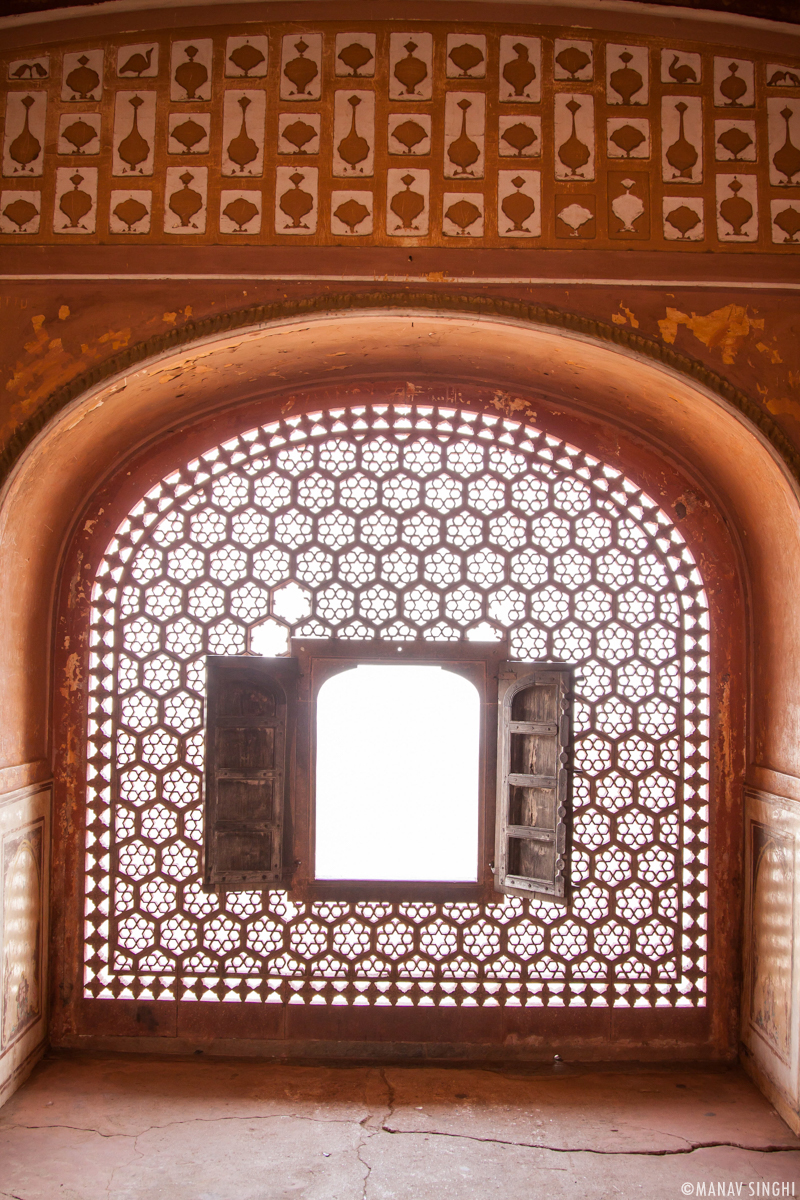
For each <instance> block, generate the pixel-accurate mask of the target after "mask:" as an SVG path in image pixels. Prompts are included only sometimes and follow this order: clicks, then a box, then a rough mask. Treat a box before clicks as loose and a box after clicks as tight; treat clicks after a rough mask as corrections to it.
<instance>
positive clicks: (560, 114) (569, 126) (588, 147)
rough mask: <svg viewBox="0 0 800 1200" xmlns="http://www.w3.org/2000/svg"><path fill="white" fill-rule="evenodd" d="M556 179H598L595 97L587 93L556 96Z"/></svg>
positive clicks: (557, 94) (561, 93)
mask: <svg viewBox="0 0 800 1200" xmlns="http://www.w3.org/2000/svg"><path fill="white" fill-rule="evenodd" d="M554 146H555V164H556V179H594V160H595V154H594V99H593V97H592V96H590V95H589V94H588V93H586V92H575V93H574V94H573V93H570V92H557V93H556V97H555V133H554Z"/></svg>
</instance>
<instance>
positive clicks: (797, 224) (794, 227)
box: [770, 199, 800, 246]
mask: <svg viewBox="0 0 800 1200" xmlns="http://www.w3.org/2000/svg"><path fill="white" fill-rule="evenodd" d="M770 218H771V223H772V240H773V242H777V243H778V245H780V246H784V245H786V244H787V242H788V243H791V245H793V246H800V200H789V199H786V200H771V201H770Z"/></svg>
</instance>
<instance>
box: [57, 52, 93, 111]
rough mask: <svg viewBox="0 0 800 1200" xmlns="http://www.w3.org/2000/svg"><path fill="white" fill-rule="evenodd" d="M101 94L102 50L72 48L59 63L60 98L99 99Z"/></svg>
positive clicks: (76, 99) (75, 99)
mask: <svg viewBox="0 0 800 1200" xmlns="http://www.w3.org/2000/svg"><path fill="white" fill-rule="evenodd" d="M102 94H103V51H102V50H74V51H72V52H71V53H69V54H65V55H64V58H63V60H62V64H61V99H62V100H69V101H81V100H99V99H100V97H101V96H102Z"/></svg>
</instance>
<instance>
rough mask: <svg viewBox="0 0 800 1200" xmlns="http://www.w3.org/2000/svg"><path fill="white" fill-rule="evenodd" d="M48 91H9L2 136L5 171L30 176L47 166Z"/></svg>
mask: <svg viewBox="0 0 800 1200" xmlns="http://www.w3.org/2000/svg"><path fill="white" fill-rule="evenodd" d="M46 114H47V92H42V91H34V90H31V91H29V92H28V91H20V92H9V93H8V100H7V102H6V121H5V136H4V138H3V174H4V175H5V176H7V177H9V178H15V177H16V178H17V179H26V178H27V179H30V178H33V177H35V176H37V175H41V173H42V167H43V165H44V131H45V116H46Z"/></svg>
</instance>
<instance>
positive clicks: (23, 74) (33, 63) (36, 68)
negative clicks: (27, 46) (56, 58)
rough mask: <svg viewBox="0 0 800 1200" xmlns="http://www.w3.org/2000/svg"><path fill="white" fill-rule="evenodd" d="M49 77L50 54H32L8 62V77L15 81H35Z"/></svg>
mask: <svg viewBox="0 0 800 1200" xmlns="http://www.w3.org/2000/svg"><path fill="white" fill-rule="evenodd" d="M49 78H50V55H49V54H32V55H31V57H30V58H15V59H14V60H13V61H12V62H10V63H9V64H8V79H9V81H14V82H16V83H35V82H36V81H37V80H39V79H49Z"/></svg>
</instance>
